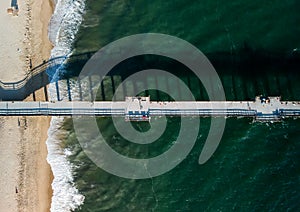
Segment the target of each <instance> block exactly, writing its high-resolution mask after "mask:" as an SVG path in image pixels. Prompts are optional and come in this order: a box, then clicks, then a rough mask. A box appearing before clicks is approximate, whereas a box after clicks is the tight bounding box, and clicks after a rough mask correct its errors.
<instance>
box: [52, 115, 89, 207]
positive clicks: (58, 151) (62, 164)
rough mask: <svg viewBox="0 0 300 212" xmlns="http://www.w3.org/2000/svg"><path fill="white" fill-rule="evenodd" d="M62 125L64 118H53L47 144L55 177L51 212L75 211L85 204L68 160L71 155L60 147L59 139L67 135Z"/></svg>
mask: <svg viewBox="0 0 300 212" xmlns="http://www.w3.org/2000/svg"><path fill="white" fill-rule="evenodd" d="M62 123H63V118H58V117H53V118H52V120H51V125H50V128H49V130H48V139H47V142H46V143H47V148H48V152H49V153H48V156H47V161H48V163H49V164H50V165H51V169H52V172H53V175H54V179H53V182H52V189H53V196H52V202H51V212H67V211H74V210H75V209H76V208H78V207H79V206H80V205H82V204H83V202H84V196H83V195H81V194H80V193H79V192H78V190H77V189H76V187H75V185H74V182H73V181H74V179H73V175H72V169H73V167H72V164H71V163H70V162H69V161H68V160H67V155H69V154H71V153H70V151H69V150H63V149H62V148H61V147H60V144H61V141H60V140H59V138H58V137H57V136H58V135H61V134H63V133H65V132H63V131H62V130H60V127H61V124H62ZM66 153H67V154H66Z"/></svg>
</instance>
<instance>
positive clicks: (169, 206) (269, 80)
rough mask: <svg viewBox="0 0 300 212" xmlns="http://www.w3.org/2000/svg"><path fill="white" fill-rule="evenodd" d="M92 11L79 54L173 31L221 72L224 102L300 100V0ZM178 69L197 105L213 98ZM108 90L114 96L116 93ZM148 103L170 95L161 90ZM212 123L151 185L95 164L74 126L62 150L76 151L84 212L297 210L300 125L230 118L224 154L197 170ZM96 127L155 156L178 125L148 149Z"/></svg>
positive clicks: (126, 148) (103, 4) (136, 151)
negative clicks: (129, 38)
mask: <svg viewBox="0 0 300 212" xmlns="http://www.w3.org/2000/svg"><path fill="white" fill-rule="evenodd" d="M86 7H87V8H86V13H85V14H84V16H83V17H84V20H83V23H82V24H81V27H80V29H79V33H78V34H77V37H76V41H75V43H74V44H73V47H74V50H75V51H74V52H77V53H78V52H87V51H96V50H98V49H99V48H101V47H103V46H104V45H106V44H108V43H110V42H112V41H114V40H116V39H119V38H122V37H124V36H128V35H132V34H136V33H145V32H156V33H165V34H170V35H173V36H177V37H179V38H182V39H185V40H187V41H189V42H190V43H192V44H193V45H195V46H196V47H198V48H199V49H200V50H201V51H202V52H204V53H205V54H207V56H208V58H209V59H210V60H211V62H212V64H213V65H214V66H215V68H216V70H217V72H218V73H219V75H220V78H221V80H222V82H223V86H224V88H225V93H226V98H227V99H229V100H245V99H251V98H254V97H255V95H258V94H263V93H264V94H268V95H282V97H283V99H298V100H299V99H300V90H299V86H298V82H299V80H300V79H299V78H300V74H299V72H298V70H299V65H297V64H299V63H297V61H296V62H295V65H293V64H292V63H291V62H290V61H291V60H290V58H291V57H293V56H294V55H295V54H297V48H300V39H299V34H300V28H299V25H298V24H299V23H300V15H299V12H298V10H299V9H300V3H299V2H298V1H272V2H270V1H263V2H261V1H230V2H229V3H228V2H226V1H209V0H204V1H183V0H175V1H162V0H154V1H130V0H128V1H120V0H116V1H108V0H101V1H99V0H97V1H96V0H87V2H86ZM153 61H155V58H154V59H153ZM136 62H141V63H143V62H144V60H137V61H135V62H134V63H130V62H129V63H128V64H127V65H123V66H122V67H121V68H120V70H122V71H123V74H124V75H126V73H127V72H126V67H127V69H128V71H129V70H130V69H133V68H135V67H136V66H135V64H136ZM143 65H145V64H142V65H141V66H143ZM146 65H147V63H146ZM168 67H169V68H172V65H170V66H166V68H168ZM131 71H132V70H131ZM176 71H178V72H179V73H180V77H181V78H182V79H183V80H184V81H185V82H186V83H187V84H188V85H189V87H190V89H191V90H192V91H193V92H194V94H195V96H196V98H197V99H198V100H203V99H207V97H206V94H205V91H204V90H203V89H202V88H201V86H200V85H199V82H198V81H197V80H196V79H195V78H193V77H191V78H190V82H192V83H190V84H189V83H188V81H189V80H188V75H186V73H187V72H186V71H185V69H184V68H182V69H180V68H179V70H176ZM162 83H163V82H162ZM107 86H108V87H111V86H110V85H107ZM149 92H150V91H149ZM106 93H107V95H106V96H107V98H108V99H109V97H111V96H112V92H111V91H108V90H107V91H106ZM151 97H154V99H160V98H165V96H164V97H162V95H157V96H156V94H155V92H154V93H152V95H151ZM209 125H210V119H209V118H204V119H201V129H200V132H199V135H198V139H197V142H196V145H195V146H194V148H193V150H192V152H191V153H190V154H189V155H188V157H187V158H186V159H185V160H184V161H183V162H182V163H181V164H180V165H178V166H177V167H176V168H175V169H173V170H171V171H170V172H168V173H166V174H164V175H161V176H158V177H155V178H152V179H147V180H128V179H123V178H120V177H117V176H114V175H111V174H108V173H107V172H105V171H103V170H101V169H100V168H97V166H95V165H94V164H93V163H92V162H91V161H90V160H89V159H88V158H87V157H86V155H85V154H84V152H83V151H82V149H81V147H80V145H79V143H78V141H77V140H76V135H75V134H74V131H73V126H72V122H71V121H70V120H67V121H66V122H65V124H64V126H63V129H65V130H66V131H67V132H68V133H67V134H66V135H65V136H64V144H63V146H64V147H65V148H68V149H70V150H71V151H72V153H73V155H72V156H70V157H69V160H70V161H71V163H72V164H74V167H76V168H75V170H74V177H75V184H76V186H77V188H78V189H79V192H80V193H82V194H83V195H84V196H85V202H84V204H83V205H82V206H81V208H80V209H78V211H232V210H237V211H297V209H299V207H300V205H299V199H300V189H299V188H300V181H299V176H300V171H299V165H300V160H299V151H300V143H299V135H300V134H299V133H300V131H299V129H300V121H299V120H285V121H284V122H282V123H274V124H262V123H252V120H250V119H246V118H244V119H235V118H230V119H227V124H226V129H225V133H224V136H223V138H222V140H221V143H220V146H219V147H218V149H217V151H216V152H215V154H214V155H213V157H212V158H211V159H210V160H209V161H208V162H207V163H205V164H204V165H199V164H198V157H199V154H200V152H201V149H202V147H203V144H204V142H205V139H206V136H207V133H208V129H209ZM98 126H99V128H100V130H102V132H104V134H105V139H106V142H108V143H109V145H110V146H111V147H112V148H114V149H115V150H116V151H119V152H120V153H122V154H125V155H129V156H131V157H143V156H144V157H150V156H153V155H158V154H161V153H162V152H163V151H164V150H165V149H167V148H168V147H169V146H170V145H172V142H173V141H174V140H175V139H176V135H177V133H178V129H180V120H179V119H178V118H169V119H168V128H167V131H166V132H165V134H163V136H162V137H161V138H160V139H159V141H157V142H155V143H154V144H149V145H146V146H139V145H134V144H132V143H130V142H128V141H126V140H125V139H123V138H122V137H121V136H120V135H119V134H118V133H117V132H116V130H115V128H114V126H113V124H112V121H111V119H109V118H101V119H98ZM135 127H136V129H139V130H146V129H147V128H148V127H149V126H147V124H143V123H137V124H135Z"/></svg>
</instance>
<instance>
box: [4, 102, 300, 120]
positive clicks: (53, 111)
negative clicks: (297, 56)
mask: <svg viewBox="0 0 300 212" xmlns="http://www.w3.org/2000/svg"><path fill="white" fill-rule="evenodd" d="M164 115H166V116H222V117H227V116H229V117H253V118H255V119H257V120H262V121H268V120H270V121H273V120H277V119H280V118H282V117H300V102H290V101H289V102H286V101H280V98H279V97H271V98H270V99H269V102H268V103H262V102H261V101H260V100H259V98H257V99H256V101H197V102H192V101H181V102H154V101H150V98H149V97H127V98H126V100H125V101H112V102H110V101H99V102H80V101H78V102H74V101H73V102H67V101H65V102H63V101H59V102H0V116H124V117H125V119H126V120H129V121H131V120H132V121H146V120H150V117H153V116H164Z"/></svg>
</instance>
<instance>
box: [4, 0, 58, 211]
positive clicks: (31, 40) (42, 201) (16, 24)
mask: <svg viewBox="0 0 300 212" xmlns="http://www.w3.org/2000/svg"><path fill="white" fill-rule="evenodd" d="M17 3H18V9H19V11H18V14H17V15H15V16H14V15H12V14H8V13H7V8H9V7H10V6H11V1H10V0H5V1H1V2H0V24H1V31H0V33H1V41H0V48H1V52H0V62H1V67H0V80H1V81H2V82H16V81H19V80H22V79H23V78H24V77H25V75H26V74H27V73H29V71H30V68H32V67H35V66H37V65H39V64H41V63H42V62H43V60H48V58H49V57H50V51H51V49H52V45H51V43H50V41H49V40H48V23H49V20H50V17H51V15H52V12H53V5H52V2H50V1H33V0H26V1H17ZM35 97H36V100H42V101H43V100H45V95H44V93H43V89H41V90H40V91H37V92H36V93H35ZM32 100H33V97H32V96H30V97H28V98H27V99H26V100H25V101H32ZM49 125H50V118H49V117H1V118H0V126H1V127H0V132H1V135H2V136H1V138H0V162H1V165H0V169H1V173H0V211H7V212H10V211H49V210H50V205H51V198H52V189H51V183H52V179H53V176H52V172H51V168H50V166H49V164H48V163H47V161H46V158H47V146H46V143H45V141H46V139H47V131H48V128H49Z"/></svg>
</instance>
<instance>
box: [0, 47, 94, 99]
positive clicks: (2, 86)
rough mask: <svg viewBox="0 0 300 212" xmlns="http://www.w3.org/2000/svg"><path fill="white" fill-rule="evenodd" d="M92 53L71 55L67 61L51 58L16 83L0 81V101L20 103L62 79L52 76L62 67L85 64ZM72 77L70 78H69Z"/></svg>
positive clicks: (64, 58)
mask: <svg viewBox="0 0 300 212" xmlns="http://www.w3.org/2000/svg"><path fill="white" fill-rule="evenodd" d="M93 54H94V52H87V53H82V54H77V55H72V56H71V57H70V58H68V60H66V57H64V56H63V57H56V58H51V59H50V60H48V61H45V62H43V63H42V64H40V65H38V66H37V67H35V68H33V69H32V70H31V71H29V74H27V75H26V76H25V77H24V79H22V80H20V81H17V82H2V81H1V80H0V99H1V100H2V101H21V100H24V99H25V98H26V97H28V96H29V95H30V94H32V93H34V92H35V91H37V90H39V89H41V88H43V87H45V86H47V85H48V84H49V83H50V82H55V81H56V80H61V79H64V78H63V77H64V76H63V75H62V76H60V77H59V78H56V79H55V78H54V74H55V72H56V70H57V69H58V68H60V67H61V66H62V65H71V64H72V63H74V62H75V61H76V62H80V61H82V63H85V62H86V61H87V60H88V59H89V58H90V57H91V56H92V55H93ZM69 77H72V76H69Z"/></svg>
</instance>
